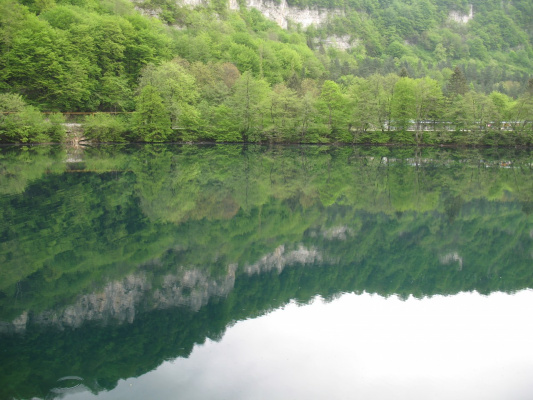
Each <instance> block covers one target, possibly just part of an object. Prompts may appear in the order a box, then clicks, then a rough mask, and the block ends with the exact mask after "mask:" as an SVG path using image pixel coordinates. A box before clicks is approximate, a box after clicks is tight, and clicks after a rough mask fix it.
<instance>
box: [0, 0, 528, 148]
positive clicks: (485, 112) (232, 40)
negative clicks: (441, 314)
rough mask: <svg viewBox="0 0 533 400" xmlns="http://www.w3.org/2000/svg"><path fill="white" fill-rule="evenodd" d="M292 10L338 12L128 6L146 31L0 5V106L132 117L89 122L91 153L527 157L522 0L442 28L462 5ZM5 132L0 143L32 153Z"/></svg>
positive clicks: (81, 13) (85, 8)
mask: <svg viewBox="0 0 533 400" xmlns="http://www.w3.org/2000/svg"><path fill="white" fill-rule="evenodd" d="M288 3H289V4H290V5H293V6H297V7H307V6H315V5H318V6H320V7H326V8H334V9H335V10H341V11H342V12H335V13H332V14H331V16H330V18H329V20H328V21H327V22H326V23H324V24H322V25H320V26H315V25H311V26H309V27H307V28H305V29H304V28H302V27H301V26H298V25H295V24H292V25H290V26H289V28H288V29H287V30H284V29H281V28H280V27H279V26H278V25H276V24H275V23H274V22H271V21H268V20H267V19H266V18H265V17H264V16H263V15H262V14H261V13H260V12H259V11H257V10H256V9H253V8H252V9H247V8H246V7H245V6H244V3H243V4H242V5H241V8H240V10H230V9H229V4H228V3H226V2H224V1H214V0H213V1H210V2H208V3H207V4H205V5H203V6H198V7H192V6H184V5H180V4H179V3H176V2H175V1H173V0H151V1H148V0H147V1H144V2H137V3H135V4H136V6H137V7H138V8H139V9H141V10H143V11H144V12H145V13H149V12H153V10H155V12H156V13H157V14H158V16H159V18H158V19H157V18H149V17H147V16H143V15H141V14H140V13H139V12H138V11H137V10H136V9H134V7H133V4H132V3H130V2H128V1H126V0H92V1H88V2H80V1H75V0H57V1H53V0H49V1H37V0H22V1H15V0H0V90H1V91H3V92H8V93H12V94H14V95H21V96H22V98H23V101H25V102H27V103H28V104H29V105H30V106H32V107H37V108H38V109H40V110H41V111H61V112H66V111H86V112H93V111H101V112H110V111H111V112H132V111H135V112H134V113H133V114H132V115H130V114H125V116H126V117H127V118H125V117H116V118H120V120H119V122H113V121H111V119H112V117H111V116H110V117H107V118H106V117H103V116H99V117H97V118H94V117H91V118H90V119H89V120H88V121H87V124H88V125H89V126H90V129H88V130H87V137H88V138H89V139H91V140H93V141H123V140H129V141H150V142H152V141H185V142H188V141H256V142H313V143H317V142H327V143H334V142H349V143H352V142H355V143H359V142H364V143H369V142H378V143H404V142H407V143H411V142H419V143H450V142H453V143H458V142H459V143H464V144H530V143H531V141H532V138H531V131H532V122H531V115H533V81H531V80H530V81H529V89H528V80H529V79H531V72H532V69H533V61H532V60H533V47H532V45H531V35H532V33H531V32H533V30H532V27H531V19H530V18H528V15H530V14H531V5H530V4H529V2H528V1H527V0H520V1H518V0H517V1H514V2H513V3H512V4H511V3H508V4H507V3H506V4H504V5H502V4H501V3H500V2H496V1H489V2H486V1H483V2H482V1H472V2H471V4H472V7H473V13H474V18H473V19H472V20H470V21H469V22H467V23H462V22H455V21H454V20H453V19H450V12H456V13H461V14H464V15H468V13H469V10H470V6H469V4H470V3H467V2H466V1H454V2H451V1H444V0H416V1H410V2H390V1H385V0H365V1H361V0H347V1H345V2H338V1H314V0H313V1H310V2H306V1H289V2H288ZM336 38H337V39H339V38H344V39H343V40H346V41H348V42H349V43H350V46H349V48H348V49H347V50H340V49H338V48H336V47H335V46H331V45H330V43H331V42H332V40H333V42H335V40H336ZM458 74H460V76H458ZM460 82H462V83H463V85H462V86H460V85H459V86H458V83H460ZM27 107H28V106H27ZM32 110H34V112H35V109H32ZM22 118H28V117H27V116H23V117H22ZM432 121H433V122H434V123H433V124H432V123H431V122H432ZM435 121H440V122H445V123H446V124H437V123H436V122H435ZM6 125H7V126H8V128H6V129H8V133H7V134H3V135H2V136H1V137H0V140H1V141H4V142H27V141H33V142H36V141H43V138H42V136H40V135H39V134H35V135H28V134H25V133H24V132H22V131H21V129H18V128H17V129H15V128H13V129H11V128H9V126H10V125H9V124H8V123H4V126H6ZM118 125H122V126H123V128H122V129H121V128H120V127H119V126H118ZM424 130H426V131H428V130H431V131H432V132H435V133H431V134H428V135H422V132H423V131H424ZM436 132H439V133H436ZM51 140H60V137H56V136H52V137H51Z"/></svg>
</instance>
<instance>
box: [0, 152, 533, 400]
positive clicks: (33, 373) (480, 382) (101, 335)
mask: <svg viewBox="0 0 533 400" xmlns="http://www.w3.org/2000/svg"><path fill="white" fill-rule="evenodd" d="M532 178H533V167H532V157H531V153H530V152H528V151H515V150H502V149H499V150H444V149H422V150H416V149H413V148H405V149H403V148H396V149H389V148H383V147H379V148H362V147H356V148H351V147H341V148H329V147H273V148H272V147H270V148H269V147H258V146H253V147H242V146H166V145H161V146H102V147H96V148H83V149H65V148H61V147H34V148H28V149H24V148H14V147H6V148H0V358H1V360H2V362H1V363H0V399H4V398H5V399H13V398H15V399H31V398H41V399H45V398H46V399H53V398H66V399H92V398H95V397H99V398H105V399H145V398H155V399H176V398H179V399H303V398H307V399H353V398H371V399H389V398H399V399H427V398H434V399H449V398H458V399H472V398H484V399H529V398H531V397H533V379H532V378H533V345H532V344H531V337H533V320H532V319H531V318H530V314H531V309H532V306H533V291H532V290H531V289H532V288H533V216H532V212H533V202H532V200H533V179H532Z"/></svg>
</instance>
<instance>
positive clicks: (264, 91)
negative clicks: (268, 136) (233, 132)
mask: <svg viewBox="0 0 533 400" xmlns="http://www.w3.org/2000/svg"><path fill="white" fill-rule="evenodd" d="M269 96H270V87H269V86H268V83H266V82H265V81H264V80H262V79H256V78H254V77H253V76H252V73H251V72H249V71H246V72H245V73H244V74H242V75H241V77H240V78H239V79H238V80H237V81H236V82H235V85H234V86H233V94H232V95H231V97H230V98H229V99H228V101H227V105H228V107H229V108H230V109H231V110H232V114H233V118H234V119H235V122H236V125H237V126H238V127H239V128H238V129H239V132H240V134H241V140H242V141H243V142H248V140H249V139H250V138H253V139H257V138H258V137H259V135H260V133H261V132H262V130H263V126H264V121H263V119H264V118H265V117H266V115H267V113H268V98H269Z"/></svg>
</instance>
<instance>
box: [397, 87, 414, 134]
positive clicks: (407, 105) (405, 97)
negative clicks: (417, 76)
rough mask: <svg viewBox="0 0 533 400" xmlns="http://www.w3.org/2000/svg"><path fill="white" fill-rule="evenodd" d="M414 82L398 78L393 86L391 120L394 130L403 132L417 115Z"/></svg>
mask: <svg viewBox="0 0 533 400" xmlns="http://www.w3.org/2000/svg"><path fill="white" fill-rule="evenodd" d="M416 86H417V85H416V82H415V80H414V79H412V78H400V79H399V80H398V82H396V85H395V86H394V96H393V99H392V112H391V118H392V121H393V125H394V127H395V128H396V130H402V131H405V130H406V129H407V128H408V127H409V126H410V125H411V122H412V121H413V120H414V119H415V118H416V115H417V112H416V111H417V102H416Z"/></svg>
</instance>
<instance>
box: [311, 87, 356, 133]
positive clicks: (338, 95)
mask: <svg viewBox="0 0 533 400" xmlns="http://www.w3.org/2000/svg"><path fill="white" fill-rule="evenodd" d="M316 108H317V110H318V111H319V112H320V114H321V118H322V121H323V123H325V124H326V126H327V128H328V134H327V137H328V138H329V139H332V140H333V141H338V140H342V139H343V136H344V137H348V138H349V136H348V134H347V130H348V119H349V117H348V99H347V97H346V96H345V95H344V93H342V91H341V88H340V86H339V85H338V84H337V83H335V82H333V81H330V80H326V81H325V82H324V84H323V85H322V90H321V91H320V96H319V97H318V101H317V103H316Z"/></svg>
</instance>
